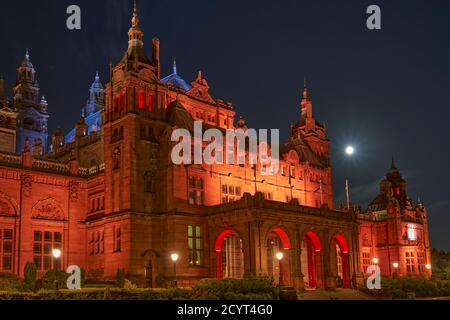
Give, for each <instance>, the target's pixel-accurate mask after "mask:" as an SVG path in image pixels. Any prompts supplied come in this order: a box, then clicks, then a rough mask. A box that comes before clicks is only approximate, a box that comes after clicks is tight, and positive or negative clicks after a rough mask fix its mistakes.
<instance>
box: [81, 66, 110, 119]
mask: <svg viewBox="0 0 450 320" xmlns="http://www.w3.org/2000/svg"><path fill="white" fill-rule="evenodd" d="M104 108H105V88H104V87H103V84H102V83H101V82H100V76H99V75H98V71H97V74H96V75H95V80H94V82H93V83H92V84H91V86H90V88H89V100H88V102H87V103H86V107H85V108H84V109H83V110H82V114H83V116H84V117H89V116H90V115H92V114H93V113H96V112H99V111H103V109H104Z"/></svg>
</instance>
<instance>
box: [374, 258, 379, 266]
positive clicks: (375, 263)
mask: <svg viewBox="0 0 450 320" xmlns="http://www.w3.org/2000/svg"><path fill="white" fill-rule="evenodd" d="M372 262H373V264H374V265H377V264H378V262H380V260H378V258H373V259H372Z"/></svg>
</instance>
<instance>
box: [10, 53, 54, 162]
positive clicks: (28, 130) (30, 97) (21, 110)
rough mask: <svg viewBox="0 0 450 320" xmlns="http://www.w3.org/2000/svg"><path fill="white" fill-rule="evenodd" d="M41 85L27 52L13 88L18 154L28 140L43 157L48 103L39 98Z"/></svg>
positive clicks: (46, 135)
mask: <svg viewBox="0 0 450 320" xmlns="http://www.w3.org/2000/svg"><path fill="white" fill-rule="evenodd" d="M39 90H40V89H39V83H38V82H37V80H36V70H35V69H34V67H33V64H32V63H31V60H30V54H29V52H28V50H27V51H26V54H25V58H24V60H23V61H22V63H21V64H20V66H19V68H18V69H17V81H16V84H15V86H14V88H13V95H14V97H13V99H14V101H13V105H14V108H15V109H16V110H17V113H18V118H17V148H16V151H17V152H22V150H23V147H24V144H25V140H26V139H27V138H28V140H29V141H30V143H31V145H32V146H35V147H36V148H34V150H38V154H36V155H43V154H44V153H45V150H46V146H47V138H48V126H47V123H48V118H49V115H48V110H47V108H48V103H47V101H46V100H45V97H42V99H40V97H39Z"/></svg>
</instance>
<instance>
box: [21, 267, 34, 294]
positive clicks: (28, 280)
mask: <svg viewBox="0 0 450 320" xmlns="http://www.w3.org/2000/svg"><path fill="white" fill-rule="evenodd" d="M24 277H25V279H24V286H23V289H24V290H26V291H35V290H36V288H37V286H36V281H37V270H36V265H35V264H34V263H32V262H28V263H27V264H26V265H25V268H24Z"/></svg>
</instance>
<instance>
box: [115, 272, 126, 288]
mask: <svg viewBox="0 0 450 320" xmlns="http://www.w3.org/2000/svg"><path fill="white" fill-rule="evenodd" d="M116 285H117V287H119V288H123V287H124V286H125V270H124V269H118V270H117V275H116Z"/></svg>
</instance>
